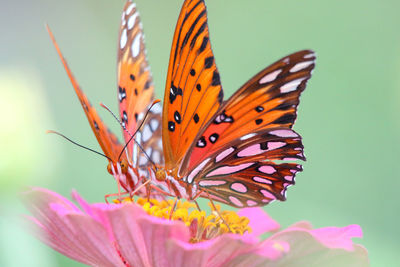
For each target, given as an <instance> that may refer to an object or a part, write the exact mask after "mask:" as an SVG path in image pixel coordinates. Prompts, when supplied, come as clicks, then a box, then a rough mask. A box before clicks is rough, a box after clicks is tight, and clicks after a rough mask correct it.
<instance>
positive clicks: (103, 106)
mask: <svg viewBox="0 0 400 267" xmlns="http://www.w3.org/2000/svg"><path fill="white" fill-rule="evenodd" d="M100 106H101V107H102V108H105V109H106V110H107V111H108V112H110V113H111V115H112V116H113V117H114V119H115V120H116V121H117V122H118V123H119V125H121V127H122V129H124V131H125V132H126V133H127V134H129V136H130V137H132V134H131V133H130V132H129V131H128V129H126V126H125V124H123V123H122V122H121V121H120V120H119V119H118V117H117V116H115V114H114V112H112V111H111V109H109V108H108V107H107V106H106V105H104V104H103V103H100Z"/></svg>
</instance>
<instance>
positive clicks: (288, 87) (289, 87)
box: [281, 77, 305, 93]
mask: <svg viewBox="0 0 400 267" xmlns="http://www.w3.org/2000/svg"><path fill="white" fill-rule="evenodd" d="M304 79H305V77H304V78H300V79H296V80H293V81H291V82H288V83H287V84H285V85H283V86H281V93H289V92H292V91H295V90H297V87H298V86H299V85H300V84H301V82H302V81H303V80H304Z"/></svg>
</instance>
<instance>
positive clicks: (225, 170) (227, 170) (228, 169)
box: [206, 162, 253, 177]
mask: <svg viewBox="0 0 400 267" xmlns="http://www.w3.org/2000/svg"><path fill="white" fill-rule="evenodd" d="M251 165H253V163H252V162H250V163H243V164H240V165H236V166H222V167H219V168H217V169H215V170H213V171H212V172H210V173H209V174H207V175H206V177H210V176H216V175H226V174H232V173H236V172H239V171H241V170H244V169H246V168H248V167H250V166H251Z"/></svg>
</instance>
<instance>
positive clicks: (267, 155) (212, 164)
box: [185, 128, 305, 207]
mask: <svg viewBox="0 0 400 267" xmlns="http://www.w3.org/2000/svg"><path fill="white" fill-rule="evenodd" d="M276 160H285V161H288V160H305V157H304V155H303V145H302V143H301V137H300V135H298V134H297V133H296V132H294V131H293V130H291V129H289V128H272V129H266V130H261V131H258V132H256V133H254V134H252V135H248V136H244V137H242V138H238V139H236V140H233V141H232V142H230V144H229V145H228V146H225V147H223V148H221V149H220V150H218V151H217V152H216V153H214V154H213V155H211V156H210V157H209V158H207V159H206V160H204V161H203V162H202V163H200V164H199V165H198V167H197V168H195V169H194V170H193V171H192V172H191V173H189V175H188V176H187V177H185V179H186V181H187V182H188V183H190V184H193V183H194V184H197V185H198V187H199V189H200V190H201V191H204V192H205V193H203V194H202V196H203V197H207V194H206V193H208V194H209V195H210V196H211V197H212V198H213V199H214V200H217V201H220V202H223V203H226V204H228V205H231V206H236V207H252V206H263V205H266V204H268V203H269V202H271V201H273V200H276V199H277V200H285V192H286V188H287V187H288V186H290V185H292V184H294V176H295V174H296V173H297V172H298V171H301V170H302V168H301V165H299V164H297V163H276V162H274V161H276Z"/></svg>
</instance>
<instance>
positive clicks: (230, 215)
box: [116, 198, 251, 243]
mask: <svg viewBox="0 0 400 267" xmlns="http://www.w3.org/2000/svg"><path fill="white" fill-rule="evenodd" d="M120 202H122V203H129V202H135V203H136V204H138V205H140V206H142V207H143V209H144V210H145V211H146V213H147V214H149V215H152V216H155V217H158V218H163V219H167V220H174V221H181V222H183V223H184V224H185V225H186V226H187V227H189V230H190V233H191V239H190V242H192V243H198V242H201V241H205V240H210V239H213V238H216V237H217V236H219V235H222V234H227V233H232V234H239V235H243V234H244V233H251V228H250V227H249V219H248V218H246V217H243V216H239V215H238V214H237V213H236V212H234V211H228V210H226V211H222V210H221V207H220V206H219V205H216V206H215V207H213V206H212V205H210V207H211V214H208V215H207V213H206V211H204V210H198V209H197V208H196V205H195V204H194V203H192V202H188V201H181V200H179V201H177V202H176V203H175V200H173V199H169V200H157V199H150V200H147V199H146V198H138V199H137V200H136V201H133V200H132V199H131V198H126V199H123V200H121V201H119V200H118V201H116V203H120ZM174 207H175V209H174Z"/></svg>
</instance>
